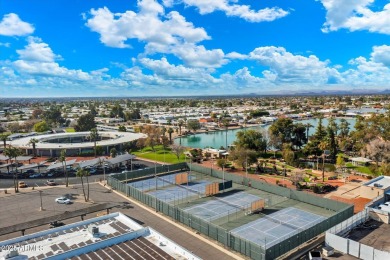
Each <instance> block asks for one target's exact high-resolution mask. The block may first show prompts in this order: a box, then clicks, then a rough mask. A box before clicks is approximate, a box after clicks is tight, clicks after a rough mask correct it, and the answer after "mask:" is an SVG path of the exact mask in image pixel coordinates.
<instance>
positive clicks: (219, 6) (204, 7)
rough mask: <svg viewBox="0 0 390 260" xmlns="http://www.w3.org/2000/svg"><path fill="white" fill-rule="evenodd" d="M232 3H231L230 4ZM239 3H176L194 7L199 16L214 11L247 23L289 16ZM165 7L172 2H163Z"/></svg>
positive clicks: (214, 0) (216, 0) (211, 0)
mask: <svg viewBox="0 0 390 260" xmlns="http://www.w3.org/2000/svg"><path fill="white" fill-rule="evenodd" d="M232 2H233V3H232ZM238 2H239V1H238V0H236V1H230V0H180V1H176V3H184V4H185V5H187V6H194V7H196V8H197V9H198V10H199V13H200V14H209V13H212V12H215V11H221V12H224V13H225V14H226V15H227V16H233V17H239V18H242V19H244V20H246V21H248V22H270V21H273V20H276V19H279V18H282V17H285V16H286V15H288V14H289V12H288V11H286V10H283V9H282V8H279V7H272V8H264V9H260V10H257V11H256V10H253V9H251V7H250V6H249V5H240V4H237V3H238ZM164 3H165V5H166V6H171V5H172V4H173V3H174V1H164Z"/></svg>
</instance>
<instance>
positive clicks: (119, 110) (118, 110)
mask: <svg viewBox="0 0 390 260" xmlns="http://www.w3.org/2000/svg"><path fill="white" fill-rule="evenodd" d="M110 117H111V118H113V117H116V118H118V117H120V118H125V114H124V113H123V107H122V106H121V105H120V104H119V103H116V104H115V105H114V106H113V107H112V108H111V112H110Z"/></svg>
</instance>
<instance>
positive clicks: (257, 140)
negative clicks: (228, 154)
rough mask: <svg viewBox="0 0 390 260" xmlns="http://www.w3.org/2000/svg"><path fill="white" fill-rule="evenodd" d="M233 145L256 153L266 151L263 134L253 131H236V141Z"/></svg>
mask: <svg viewBox="0 0 390 260" xmlns="http://www.w3.org/2000/svg"><path fill="white" fill-rule="evenodd" d="M234 144H235V145H236V146H238V147H243V148H245V149H249V150H254V151H256V152H257V151H262V152H265V151H266V150H267V141H266V140H265V138H264V137H263V134H262V133H261V132H260V131H258V130H254V129H248V130H243V131H238V132H237V133H236V141H234Z"/></svg>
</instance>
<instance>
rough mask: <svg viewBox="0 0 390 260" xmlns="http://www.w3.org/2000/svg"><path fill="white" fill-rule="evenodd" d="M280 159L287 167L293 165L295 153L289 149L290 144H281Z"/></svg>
mask: <svg viewBox="0 0 390 260" xmlns="http://www.w3.org/2000/svg"><path fill="white" fill-rule="evenodd" d="M282 157H283V159H284V161H285V162H286V163H287V164H289V165H294V162H295V153H294V151H293V150H292V149H291V145H290V144H283V149H282Z"/></svg>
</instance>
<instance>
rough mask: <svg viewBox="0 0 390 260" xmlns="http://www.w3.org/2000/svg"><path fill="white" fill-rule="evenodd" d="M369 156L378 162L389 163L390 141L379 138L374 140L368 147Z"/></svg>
mask: <svg viewBox="0 0 390 260" xmlns="http://www.w3.org/2000/svg"><path fill="white" fill-rule="evenodd" d="M365 148H366V153H367V156H368V157H369V158H370V159H372V160H374V161H375V162H376V165H377V167H379V162H383V163H388V162H389V161H390V141H384V140H381V139H379V138H377V139H374V140H372V141H371V142H369V143H368V144H367V145H366V147H365Z"/></svg>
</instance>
